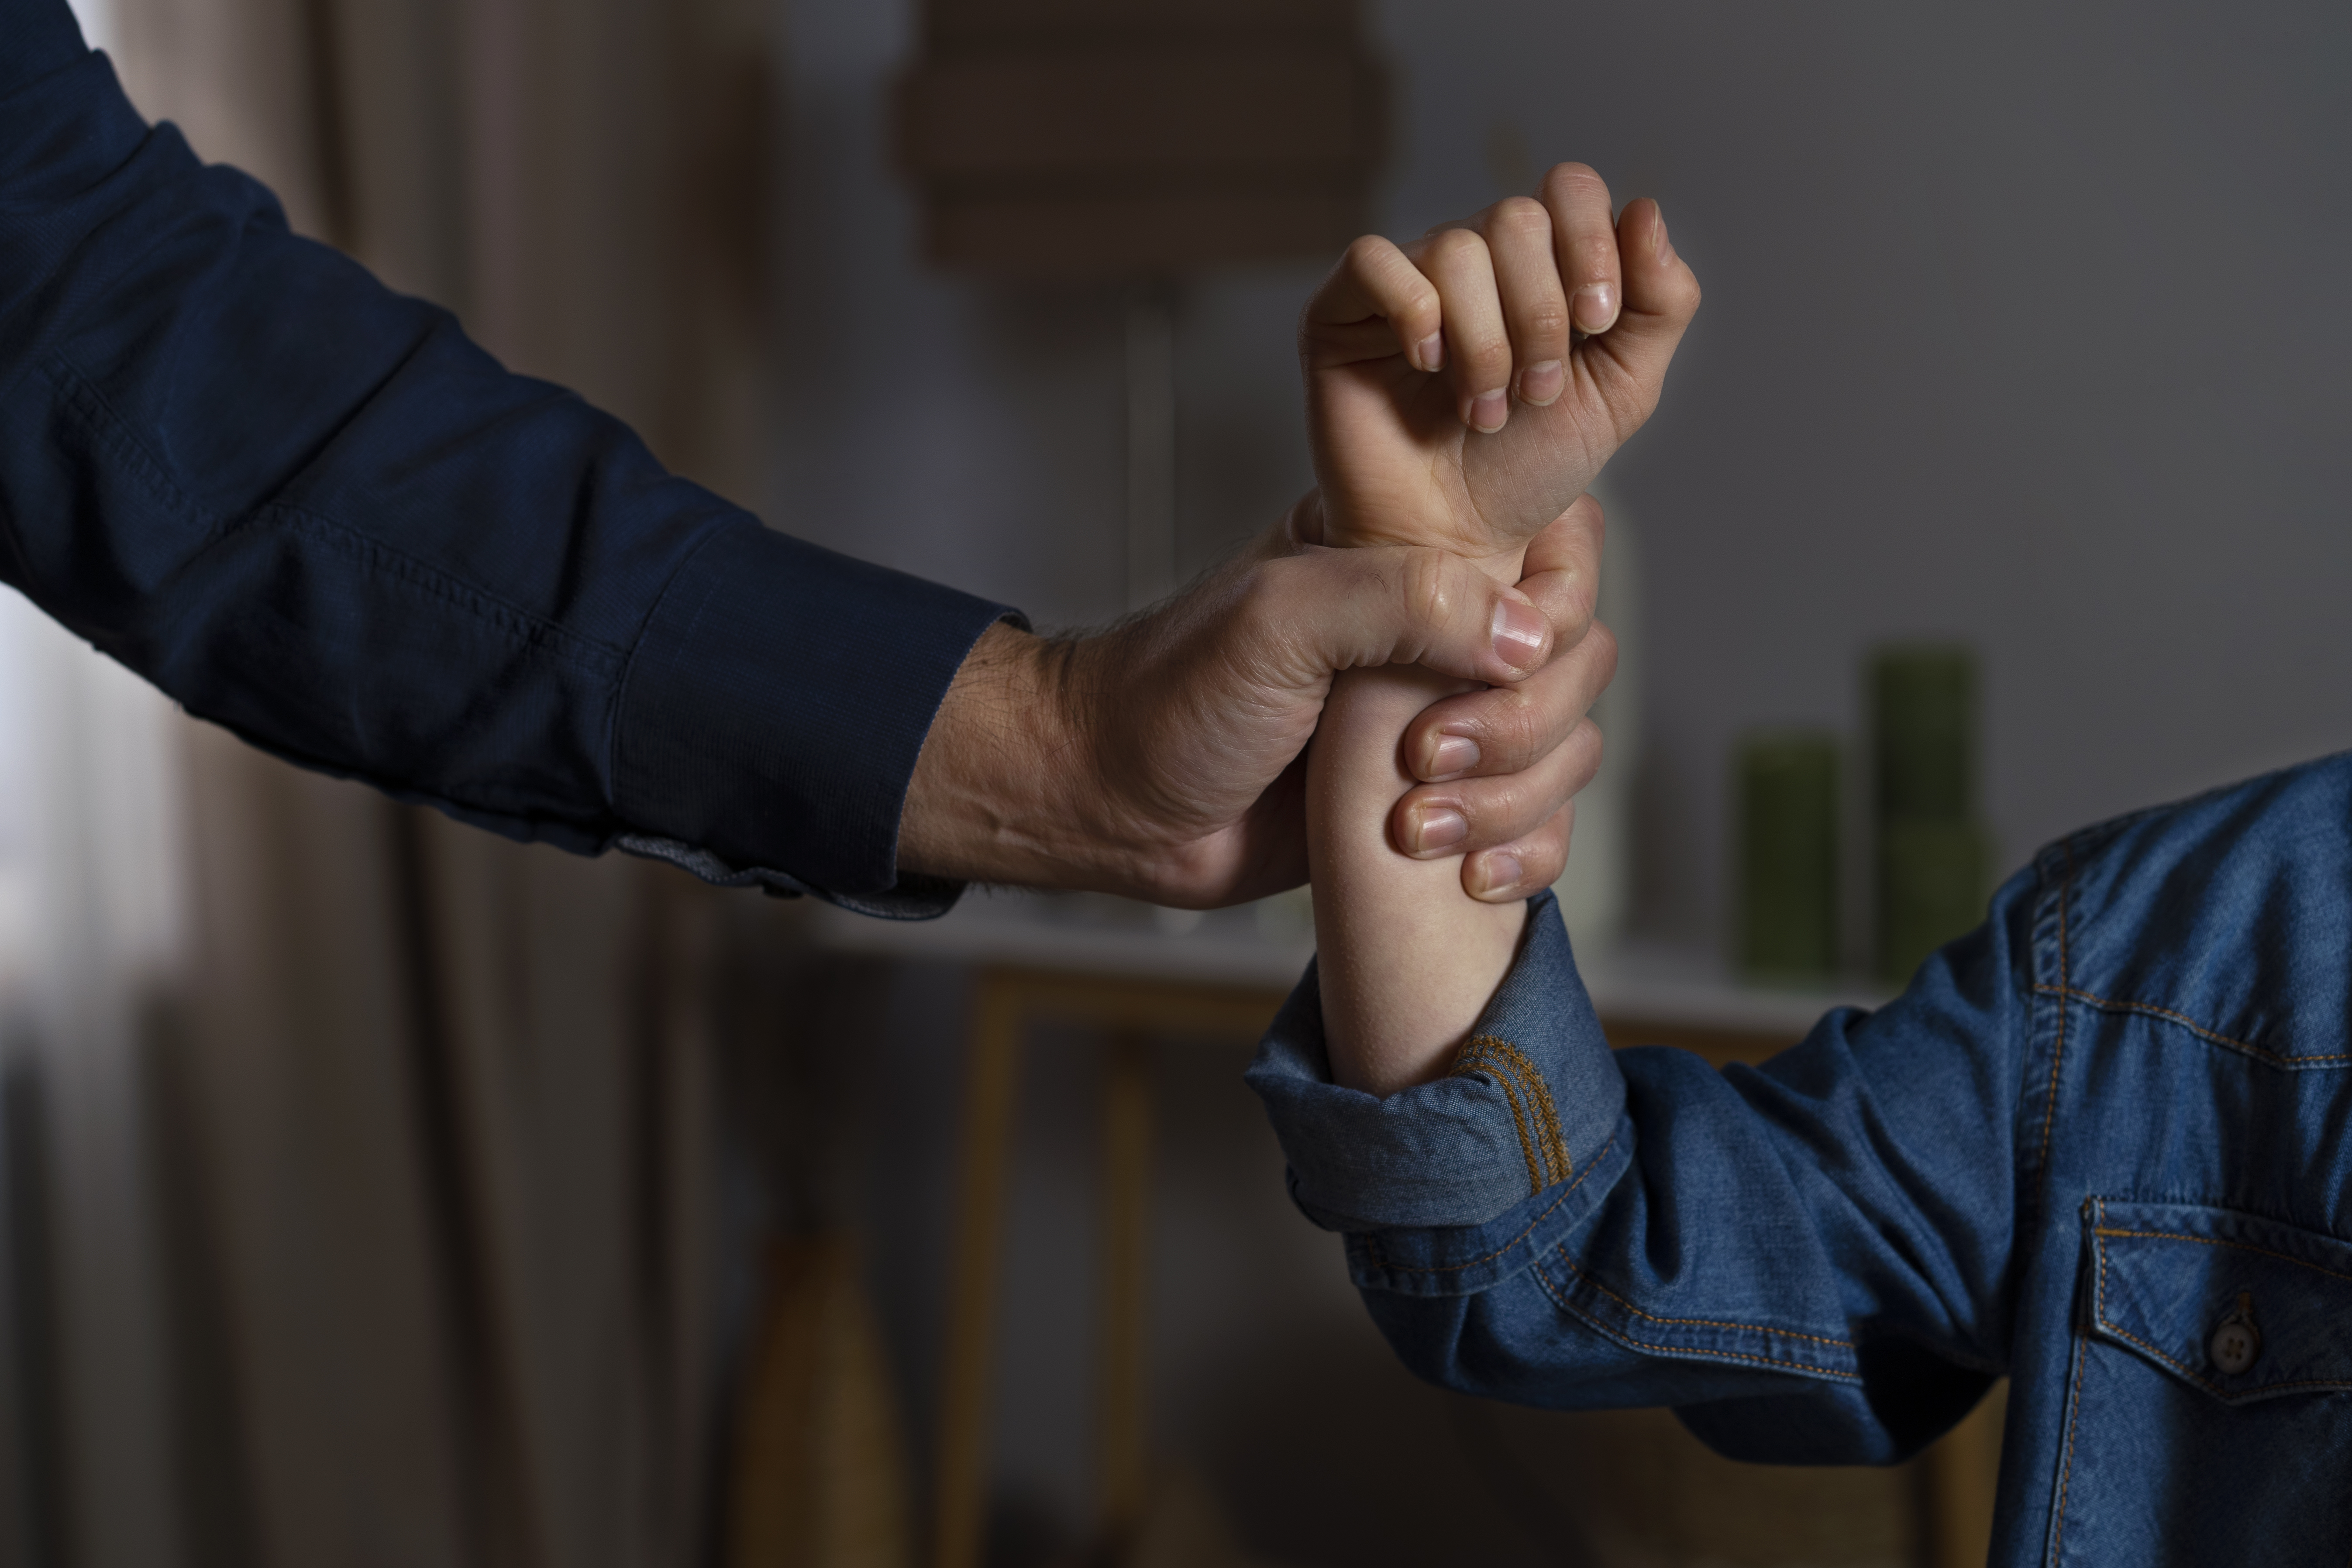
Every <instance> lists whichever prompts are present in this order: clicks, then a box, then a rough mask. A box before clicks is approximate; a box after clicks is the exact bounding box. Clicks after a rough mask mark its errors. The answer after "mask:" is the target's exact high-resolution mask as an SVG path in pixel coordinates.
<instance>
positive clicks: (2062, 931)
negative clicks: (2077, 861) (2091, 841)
mask: <svg viewBox="0 0 2352 1568" xmlns="http://www.w3.org/2000/svg"><path fill="white" fill-rule="evenodd" d="M2058 847H2059V851H2060V852H2061V853H2063V855H2064V856H2065V857H2066V874H2065V875H2064V876H2063V877H2062V878H2060V879H2059V883H2058V984H2059V987H2060V988H2061V989H2063V988H2064V987H2065V986H2066V984H2067V982H2068V981H2069V980H2070V979H2071V978H2072V977H2071V976H2070V975H2069V974H2068V973H2067V971H2066V966H2067V961H2068V960H2067V956H2066V918H2067V915H2066V906H2067V905H2068V904H2070V903H2072V902H2073V900H2074V845H2073V844H2072V843H2071V842H2067V841H2060V843H2059V846H2058ZM2034 989H2035V990H2037V991H2039V990H2040V989H2041V987H2039V986H2036V987H2035V988H2034ZM2065 1060H2066V1004H2065V1002H2064V1001H2063V1000H2061V1001H2060V1002H2059V1004H2058V1043H2057V1045H2056V1046H2055V1047H2054V1048H2053V1050H2052V1051H2051V1052H2050V1103H2049V1105H2048V1107H2047V1108H2046V1109H2044V1110H2043V1111H2042V1171H2041V1181H2042V1192H2041V1197H2040V1202H2041V1205H2042V1208H2043V1209H2045V1210H2046V1209H2047V1208H2048V1207H2049V1197H2050V1129H2051V1128H2052V1127H2053V1125H2055V1124H2056V1123H2057V1120H2058V1069H2059V1067H2060V1066H2061V1065H2062V1064H2063V1062H2064V1061H2065Z"/></svg>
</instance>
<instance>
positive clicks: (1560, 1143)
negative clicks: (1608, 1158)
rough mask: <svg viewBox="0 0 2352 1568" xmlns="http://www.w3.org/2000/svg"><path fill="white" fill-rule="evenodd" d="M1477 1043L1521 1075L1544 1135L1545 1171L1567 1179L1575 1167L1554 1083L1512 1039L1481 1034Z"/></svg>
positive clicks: (1558, 1178)
mask: <svg viewBox="0 0 2352 1568" xmlns="http://www.w3.org/2000/svg"><path fill="white" fill-rule="evenodd" d="M1474 1043H1475V1044H1479V1045H1485V1046H1488V1047H1490V1048H1492V1050H1493V1051H1494V1053H1495V1055H1496V1057H1497V1058H1498V1059H1499V1060H1501V1061H1506V1062H1508V1063H1509V1064H1510V1065H1511V1067H1512V1069H1513V1070H1514V1071H1516V1072H1517V1074H1518V1076H1519V1078H1520V1080H1521V1082H1522V1086H1523V1087H1524V1088H1525V1090H1526V1092H1527V1095H1528V1103H1529V1104H1530V1105H1531V1106H1532V1107H1533V1108H1534V1110H1535V1113H1536V1119H1537V1123H1538V1130H1539V1131H1540V1132H1541V1133H1542V1135H1543V1155H1544V1166H1545V1174H1546V1175H1547V1176H1549V1179H1550V1180H1552V1181H1565V1180H1567V1179H1568V1175H1569V1173H1570V1171H1572V1170H1574V1169H1575V1168H1576V1167H1575V1166H1573V1165H1572V1164H1570V1161H1569V1157H1568V1140H1567V1139H1566V1138H1564V1137H1563V1136H1561V1135H1560V1130H1559V1109H1558V1108H1557V1107H1556V1106H1554V1105H1553V1104H1552V1099H1551V1085H1549V1083H1546V1082H1544V1076H1543V1074H1542V1073H1541V1072H1539V1071H1537V1070H1536V1064H1535V1063H1534V1062H1532V1061H1528V1059H1527V1057H1526V1056H1525V1055H1523V1054H1522V1053H1521V1052H1520V1051H1519V1048H1518V1047H1517V1046H1515V1045H1513V1044H1512V1043H1511V1042H1510V1041H1508V1040H1496V1038H1494V1037H1493V1036H1492V1035H1482V1036H1480V1037H1479V1039H1478V1040H1476V1041H1475V1042H1474Z"/></svg>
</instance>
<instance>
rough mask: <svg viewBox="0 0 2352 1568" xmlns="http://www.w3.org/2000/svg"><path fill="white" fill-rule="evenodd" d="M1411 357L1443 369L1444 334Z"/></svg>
mask: <svg viewBox="0 0 2352 1568" xmlns="http://www.w3.org/2000/svg"><path fill="white" fill-rule="evenodd" d="M1659 232H1660V233H1664V230H1660V231H1659ZM1413 357H1414V358H1415V359H1417V360H1419V361H1421V368H1422V369H1423V370H1424V371H1441V370H1444V368H1445V334H1444V333H1443V332H1432V333H1431V334H1430V335H1429V336H1428V337H1426V338H1423V340H1421V342H1420V344H1419V345H1418V346H1417V347H1415V349H1414V350H1413Z"/></svg>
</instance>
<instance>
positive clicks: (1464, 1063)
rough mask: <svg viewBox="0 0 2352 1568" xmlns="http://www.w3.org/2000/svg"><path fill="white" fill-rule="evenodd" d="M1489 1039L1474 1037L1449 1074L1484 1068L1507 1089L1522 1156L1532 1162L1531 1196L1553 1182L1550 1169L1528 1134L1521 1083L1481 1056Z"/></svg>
mask: <svg viewBox="0 0 2352 1568" xmlns="http://www.w3.org/2000/svg"><path fill="white" fill-rule="evenodd" d="M1487 1043H1488V1041H1486V1040H1483V1039H1481V1040H1472V1041H1471V1042H1470V1046H1469V1049H1468V1050H1466V1051H1464V1052H1463V1053H1462V1056H1461V1058H1460V1059H1459V1060H1458V1061H1455V1062H1454V1071H1453V1072H1452V1073H1450V1074H1448V1076H1450V1077H1467V1076H1468V1075H1469V1074H1470V1073H1471V1072H1474V1071H1479V1070H1480V1069H1481V1068H1484V1069H1485V1071H1486V1076H1487V1078H1488V1079H1489V1080H1491V1081H1492V1082H1493V1083H1494V1085H1495V1087H1496V1088H1497V1089H1500V1090H1501V1091H1502V1092H1503V1099H1504V1101H1505V1102H1506V1103H1508V1104H1509V1106H1510V1107H1511V1124H1512V1125H1513V1126H1514V1127H1516V1128H1517V1129H1518V1134H1519V1155H1520V1157H1521V1158H1523V1159H1525V1160H1526V1161H1527V1162H1528V1197H1534V1196H1535V1195H1536V1194H1538V1193H1539V1192H1541V1191H1543V1189H1544V1188H1545V1186H1548V1185H1549V1183H1547V1182H1546V1181H1545V1179H1544V1178H1545V1176H1547V1175H1549V1172H1547V1171H1546V1170H1545V1169H1544V1167H1543V1166H1540V1165H1538V1163H1537V1159H1536V1145H1535V1141H1534V1140H1533V1139H1532V1138H1530V1137H1528V1118H1527V1113H1526V1112H1524V1111H1522V1110H1521V1109H1520V1108H1519V1090H1518V1086H1517V1084H1516V1083H1514V1082H1511V1080H1510V1077H1509V1075H1508V1074H1507V1073H1506V1072H1503V1071H1498V1070H1496V1069H1495V1068H1492V1067H1486V1066H1485V1063H1484V1062H1483V1061H1481V1060H1480V1059H1479V1057H1478V1048H1479V1047H1480V1046H1482V1045H1485V1044H1487Z"/></svg>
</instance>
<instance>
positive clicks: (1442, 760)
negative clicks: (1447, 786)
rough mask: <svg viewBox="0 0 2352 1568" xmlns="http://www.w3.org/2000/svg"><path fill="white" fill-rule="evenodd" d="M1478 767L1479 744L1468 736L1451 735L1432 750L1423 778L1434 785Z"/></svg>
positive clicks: (1423, 771)
mask: <svg viewBox="0 0 2352 1568" xmlns="http://www.w3.org/2000/svg"><path fill="white" fill-rule="evenodd" d="M1477 766H1478V743H1477V742H1476V741H1475V740H1473V739H1471V738H1470V737H1468V736H1466V735H1449V736H1447V737H1444V739H1442V740H1440V741H1439V742H1438V743H1437V744H1436V745H1435V746H1434V747H1431V748H1430V753H1429V766H1428V767H1427V768H1423V770H1422V777H1423V779H1429V780H1430V781H1431V782H1435V781H1436V780H1438V779H1451V778H1453V777H1454V775H1455V774H1456V773H1467V772H1469V771H1470V769H1472V768H1475V767H1477Z"/></svg>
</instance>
